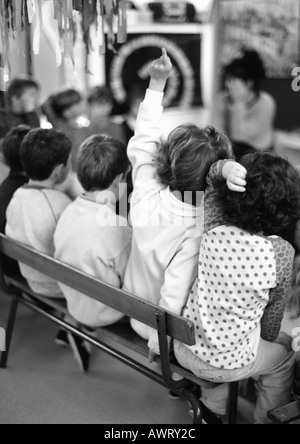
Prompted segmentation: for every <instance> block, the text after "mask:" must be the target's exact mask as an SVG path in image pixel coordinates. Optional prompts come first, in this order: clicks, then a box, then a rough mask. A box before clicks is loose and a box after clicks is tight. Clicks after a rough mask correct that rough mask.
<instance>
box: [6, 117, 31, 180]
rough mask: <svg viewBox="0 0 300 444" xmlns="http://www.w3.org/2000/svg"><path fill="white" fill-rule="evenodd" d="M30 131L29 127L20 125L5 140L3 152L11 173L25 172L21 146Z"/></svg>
mask: <svg viewBox="0 0 300 444" xmlns="http://www.w3.org/2000/svg"><path fill="white" fill-rule="evenodd" d="M30 131H31V128H30V127H29V126H26V125H19V126H17V127H16V128H13V129H12V130H10V131H9V132H8V133H7V134H6V136H5V138H4V139H3V142H2V151H3V155H4V160H5V163H6V164H7V165H8V166H9V168H10V169H11V171H14V172H19V173H20V172H23V171H24V169H23V165H22V162H21V145H22V143H23V140H24V138H25V137H26V136H27V134H28V133H29V132H30Z"/></svg>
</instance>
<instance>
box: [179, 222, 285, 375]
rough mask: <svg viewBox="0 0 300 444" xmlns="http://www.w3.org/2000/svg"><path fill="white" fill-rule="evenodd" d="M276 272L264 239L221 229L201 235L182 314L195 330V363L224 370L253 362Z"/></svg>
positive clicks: (238, 231) (241, 232) (272, 258)
mask: <svg viewBox="0 0 300 444" xmlns="http://www.w3.org/2000/svg"><path fill="white" fill-rule="evenodd" d="M276 271H277V267H276V257H275V252H274V248H273V243H272V241H271V239H270V238H264V237H260V236H256V235H252V234H249V233H248V232H246V231H242V230H241V229H239V228H236V227H229V226H224V225H223V226H219V227H217V228H215V229H213V230H211V231H209V232H207V233H206V234H204V235H203V238H202V243H201V250H200V260H199V274H198V281H197V283H196V285H195V286H194V289H193V291H192V294H191V296H190V298H189V301H188V304H187V306H186V308H185V311H184V316H185V317H186V318H188V319H190V320H192V321H193V322H194V323H195V326H196V337H197V344H196V346H194V347H192V348H191V350H192V352H193V353H194V354H195V355H196V356H197V357H199V358H200V359H201V360H203V361H204V362H206V363H207V364H209V365H211V366H213V367H217V368H222V369H229V370H234V369H239V368H241V367H245V366H248V365H251V364H252V363H254V362H255V359H256V355H257V350H258V346H259V342H260V337H261V319H262V317H263V315H264V311H265V308H266V306H267V304H268V302H269V293H270V290H271V289H274V288H275V287H276V286H277V273H276Z"/></svg>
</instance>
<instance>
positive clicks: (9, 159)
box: [0, 125, 31, 275]
mask: <svg viewBox="0 0 300 444" xmlns="http://www.w3.org/2000/svg"><path fill="white" fill-rule="evenodd" d="M30 130H31V128H30V127H29V126H25V125H19V126H17V127H16V128H14V129H12V130H11V131H10V132H9V133H8V134H7V135H6V137H5V138H4V140H3V143H2V152H3V156H4V160H5V163H6V165H7V166H8V167H9V169H10V171H9V175H8V177H7V178H6V179H5V181H4V182H3V183H2V184H1V185H0V233H3V234H4V233H5V226H6V211H7V208H8V206H9V204H10V201H11V200H12V198H13V195H14V194H15V192H16V191H17V190H18V189H19V188H21V187H22V186H24V185H25V184H26V183H27V182H28V177H27V176H26V174H25V172H24V169H23V165H22V162H21V156H20V149H21V144H22V142H23V140H24V137H25V136H27V134H28V133H29V131H30ZM4 266H5V272H6V273H8V274H11V275H16V274H17V275H20V269H19V266H18V264H17V262H16V261H13V260H12V259H9V258H7V259H6V260H5V264H4Z"/></svg>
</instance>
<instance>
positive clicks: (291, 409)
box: [268, 399, 300, 424]
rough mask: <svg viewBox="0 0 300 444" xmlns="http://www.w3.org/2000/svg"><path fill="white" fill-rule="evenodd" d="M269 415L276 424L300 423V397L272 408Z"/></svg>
mask: <svg viewBox="0 0 300 444" xmlns="http://www.w3.org/2000/svg"><path fill="white" fill-rule="evenodd" d="M268 416H269V418H270V419H272V421H273V422H274V423H275V424H300V399H299V400H298V401H295V402H292V403H290V404H288V405H285V406H283V407H280V408H278V409H275V410H272V411H271V412H269V413H268Z"/></svg>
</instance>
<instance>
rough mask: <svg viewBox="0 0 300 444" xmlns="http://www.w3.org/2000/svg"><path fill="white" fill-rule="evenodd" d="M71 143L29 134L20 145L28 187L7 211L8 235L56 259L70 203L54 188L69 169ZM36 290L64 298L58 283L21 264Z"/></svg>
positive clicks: (54, 135)
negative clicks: (61, 225)
mask: <svg viewBox="0 0 300 444" xmlns="http://www.w3.org/2000/svg"><path fill="white" fill-rule="evenodd" d="M70 153H71V142H70V141H69V139H68V138H67V137H66V136H65V135H64V134H63V133H60V132H57V131H55V130H43V129H36V130H32V131H30V133H29V134H28V135H27V136H26V137H25V139H24V141H23V143H22V146H21V161H22V164H23V167H24V171H25V173H26V175H27V177H28V178H29V183H28V185H25V186H24V187H23V188H20V189H19V190H17V192H16V193H15V195H14V197H13V199H12V201H11V203H10V205H9V207H8V210H7V225H6V234H7V236H9V237H10V238H12V239H14V240H16V241H18V242H21V243H23V244H25V245H28V246H29V247H32V248H33V249H35V250H37V251H39V252H41V253H44V254H47V255H49V256H54V232H55V229H56V226H57V223H58V221H59V218H60V216H61V214H62V212H63V211H64V210H65V209H66V207H67V206H68V205H69V204H70V203H71V200H70V199H69V198H68V197H67V196H66V195H65V194H63V193H61V192H60V191H57V190H55V189H54V187H55V186H56V185H57V184H59V183H61V182H63V181H64V180H65V178H66V176H67V174H68V171H69V168H70V166H69V165H70V162H69V158H70ZM20 269H21V273H22V275H23V277H24V278H25V279H27V281H28V284H29V286H30V287H31V289H32V290H33V291H35V292H36V293H38V294H42V295H44V296H48V297H50V298H61V297H62V293H61V291H60V288H59V286H58V285H57V283H56V281H54V280H52V279H50V278H48V277H46V276H44V275H43V274H41V273H39V272H37V271H35V270H33V269H31V268H30V267H28V266H27V265H24V264H20Z"/></svg>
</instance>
